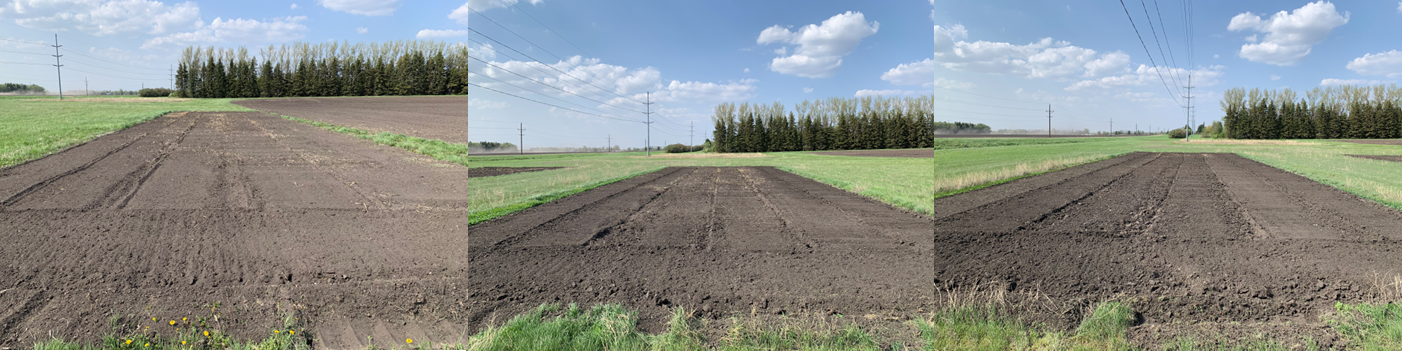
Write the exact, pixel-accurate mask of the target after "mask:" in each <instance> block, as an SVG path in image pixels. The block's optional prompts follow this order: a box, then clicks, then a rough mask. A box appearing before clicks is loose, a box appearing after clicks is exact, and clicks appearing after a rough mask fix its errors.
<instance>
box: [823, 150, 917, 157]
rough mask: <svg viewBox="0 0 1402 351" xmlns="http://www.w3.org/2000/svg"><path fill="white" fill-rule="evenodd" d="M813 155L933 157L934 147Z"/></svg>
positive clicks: (828, 152) (834, 152) (832, 152)
mask: <svg viewBox="0 0 1402 351" xmlns="http://www.w3.org/2000/svg"><path fill="white" fill-rule="evenodd" d="M813 154H814V155H829V156H862V157H923V158H934V157H935V150H934V149H895V150H847V151H823V152H814V153H813Z"/></svg>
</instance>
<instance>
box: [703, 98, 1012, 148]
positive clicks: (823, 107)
mask: <svg viewBox="0 0 1402 351" xmlns="http://www.w3.org/2000/svg"><path fill="white" fill-rule="evenodd" d="M934 101H935V100H934V98H933V97H931V96H922V97H904V98H884V97H871V96H867V97H860V98H829V99H826V100H816V101H804V102H801V103H798V104H795V105H794V110H795V111H793V112H787V113H786V112H785V110H784V105H783V104H780V103H777V102H775V103H773V104H770V105H765V104H750V103H743V104H740V105H736V104H735V103H722V104H720V105H718V106H716V109H715V115H714V116H712V117H711V119H712V121H713V122H714V123H715V132H714V137H713V140H714V150H715V151H717V152H772V151H810V150H857V149H903V148H924V147H933V146H934V139H933V138H934V136H933V134H935V133H988V132H989V131H990V130H991V128H989V127H988V126H987V125H984V124H982V123H980V124H972V123H964V122H952V123H951V122H935V121H934V118H933V117H934V114H933V111H934ZM795 112H796V113H795Z"/></svg>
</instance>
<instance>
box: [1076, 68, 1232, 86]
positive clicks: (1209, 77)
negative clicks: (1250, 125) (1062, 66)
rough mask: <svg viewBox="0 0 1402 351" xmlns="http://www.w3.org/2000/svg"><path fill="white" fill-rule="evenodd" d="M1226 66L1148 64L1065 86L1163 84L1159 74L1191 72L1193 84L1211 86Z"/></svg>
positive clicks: (1165, 76) (1220, 77)
mask: <svg viewBox="0 0 1402 351" xmlns="http://www.w3.org/2000/svg"><path fill="white" fill-rule="evenodd" d="M1225 68H1226V67H1224V66H1220V65H1213V66H1208V67H1205V68H1199V69H1196V70H1193V71H1191V72H1189V71H1188V70H1186V69H1182V68H1176V67H1175V68H1169V67H1159V68H1158V69H1157V70H1156V69H1154V67H1150V66H1148V65H1143V64H1141V65H1139V68H1138V69H1135V70H1134V73H1131V74H1125V75H1118V76H1109V77H1101V78H1100V79H1091V80H1083V81H1079V82H1075V83H1072V84H1071V86H1068V87H1066V88H1065V90H1066V91H1078V90H1082V89H1086V88H1114V87H1124V86H1143V85H1151V84H1152V85H1161V84H1163V82H1160V81H1159V79H1160V78H1159V74H1160V73H1162V74H1163V78H1162V79H1165V80H1166V79H1170V78H1169V76H1170V75H1176V76H1178V77H1184V78H1186V77H1187V76H1188V74H1189V73H1191V74H1192V75H1193V85H1194V86H1198V87H1210V86H1213V85H1217V83H1220V82H1221V79H1222V75H1223V72H1222V70H1223V69H1225Z"/></svg>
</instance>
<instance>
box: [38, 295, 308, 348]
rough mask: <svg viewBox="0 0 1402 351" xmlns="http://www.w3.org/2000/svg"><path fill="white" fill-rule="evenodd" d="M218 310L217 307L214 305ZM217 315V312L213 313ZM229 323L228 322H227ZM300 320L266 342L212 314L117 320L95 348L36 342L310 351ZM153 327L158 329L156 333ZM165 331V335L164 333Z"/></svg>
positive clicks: (287, 322)
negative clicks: (240, 335) (246, 336)
mask: <svg viewBox="0 0 1402 351" xmlns="http://www.w3.org/2000/svg"><path fill="white" fill-rule="evenodd" d="M213 306H216V308H217V306H218V305H217V304H215V305H213ZM211 311H213V309H211ZM226 320H227V319H226ZM298 321H300V319H298V318H296V317H294V316H293V315H292V314H290V313H289V314H285V315H284V316H283V318H282V321H281V322H282V323H281V327H275V328H274V329H272V330H270V331H269V333H268V336H267V337H265V338H263V339H256V340H248V341H241V340H238V339H237V338H234V337H232V336H230V335H228V334H226V333H224V332H223V331H221V330H220V329H219V326H220V325H222V324H227V323H229V322H227V321H223V322H221V321H219V318H217V315H214V314H213V312H211V314H210V315H208V316H203V317H197V318H194V319H190V318H181V319H179V320H174V319H172V320H170V321H169V322H166V321H165V320H158V319H157V318H156V317H151V320H149V321H147V320H145V319H136V320H129V319H123V318H120V317H113V318H112V319H111V320H110V321H109V324H111V328H112V331H111V332H110V333H108V334H107V335H104V336H103V337H102V341H101V342H100V343H98V344H95V345H90V344H83V343H79V342H75V341H69V340H64V339H63V338H59V337H52V338H50V339H48V340H44V341H40V342H36V343H34V345H33V349H35V350H99V349H101V350H310V349H311V336H310V335H308V333H307V332H306V327H305V326H303V325H301V324H300V323H298ZM152 327H155V328H154V329H153V328H152ZM162 331H164V332H162Z"/></svg>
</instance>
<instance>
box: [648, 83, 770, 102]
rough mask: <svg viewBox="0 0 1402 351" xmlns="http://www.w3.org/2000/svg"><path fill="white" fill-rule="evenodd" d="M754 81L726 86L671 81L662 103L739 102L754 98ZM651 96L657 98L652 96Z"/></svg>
mask: <svg viewBox="0 0 1402 351" xmlns="http://www.w3.org/2000/svg"><path fill="white" fill-rule="evenodd" d="M755 82H756V80H754V79H743V80H740V81H738V82H737V81H731V82H729V83H726V84H716V83H709V82H705V83H703V82H685V83H682V82H680V81H675V80H674V81H672V83H671V84H668V85H667V88H666V89H667V90H666V91H664V92H663V93H666V96H665V97H664V98H663V101H689V102H708V101H709V102H716V101H740V100H748V99H750V98H753V97H755V90H756V87H755V86H754V83H755ZM653 96H657V94H654V95H653Z"/></svg>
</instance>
